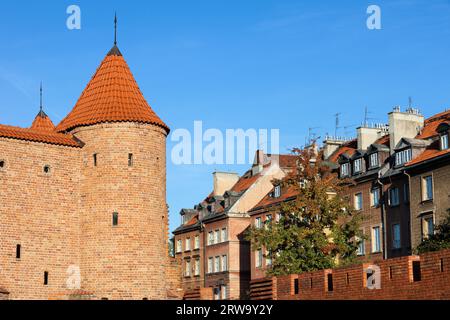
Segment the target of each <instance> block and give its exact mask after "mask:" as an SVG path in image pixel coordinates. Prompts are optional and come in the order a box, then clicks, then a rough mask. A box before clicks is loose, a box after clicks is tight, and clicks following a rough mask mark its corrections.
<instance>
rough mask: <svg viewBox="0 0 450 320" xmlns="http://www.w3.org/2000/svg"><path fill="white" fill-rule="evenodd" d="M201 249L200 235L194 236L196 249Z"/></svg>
mask: <svg viewBox="0 0 450 320" xmlns="http://www.w3.org/2000/svg"><path fill="white" fill-rule="evenodd" d="M198 249H200V236H198V235H197V236H195V238H194V250H198Z"/></svg>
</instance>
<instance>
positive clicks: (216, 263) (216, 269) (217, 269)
mask: <svg viewBox="0 0 450 320" xmlns="http://www.w3.org/2000/svg"><path fill="white" fill-rule="evenodd" d="M214 272H220V257H216V258H215V260H214Z"/></svg>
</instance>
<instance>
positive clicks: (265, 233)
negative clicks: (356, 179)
mask: <svg viewBox="0 0 450 320" xmlns="http://www.w3.org/2000/svg"><path fill="white" fill-rule="evenodd" d="M293 152H294V154H295V155H296V156H297V165H296V168H295V169H294V170H292V172H290V173H289V174H288V175H287V176H286V177H285V178H284V179H283V180H281V181H276V182H275V184H280V185H281V187H282V190H283V192H286V191H287V190H289V192H291V193H292V194H294V199H293V200H290V201H285V202H283V203H282V204H281V205H279V206H276V207H274V212H273V213H274V214H279V217H280V218H279V221H278V222H276V221H273V222H271V223H269V224H267V225H266V226H265V227H264V228H256V227H255V226H252V227H251V228H250V230H249V233H248V235H247V239H248V240H250V241H251V243H252V249H253V250H255V251H256V250H260V249H261V250H264V251H265V255H266V256H268V255H270V257H271V258H272V266H271V267H270V268H269V270H268V275H287V274H295V273H301V272H307V271H314V270H320V269H326V268H333V267H336V266H337V265H338V264H347V263H349V262H351V261H353V260H354V259H355V258H356V252H357V248H358V245H359V241H361V240H358V239H362V238H363V235H362V233H361V231H360V228H359V224H360V219H361V218H360V216H359V215H358V214H356V213H354V211H353V207H352V205H351V204H350V202H349V199H348V197H347V190H348V189H347V188H348V184H347V183H343V181H342V180H340V179H339V178H338V177H337V175H336V174H334V173H332V172H331V170H330V168H329V166H328V165H327V163H325V162H324V161H322V160H321V155H320V154H319V155H318V154H317V153H316V152H315V151H314V150H313V149H305V150H300V149H294V150H293Z"/></svg>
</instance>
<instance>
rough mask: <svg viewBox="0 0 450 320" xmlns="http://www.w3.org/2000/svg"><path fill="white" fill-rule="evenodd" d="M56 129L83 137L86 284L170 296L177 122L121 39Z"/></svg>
mask: <svg viewBox="0 0 450 320" xmlns="http://www.w3.org/2000/svg"><path fill="white" fill-rule="evenodd" d="M56 130H57V131H58V132H59V133H69V134H72V135H73V136H74V137H76V138H77V139H79V140H80V141H81V142H82V143H83V148H82V149H81V153H80V157H81V159H80V162H81V165H80V173H81V174H80V181H79V182H80V201H79V211H80V235H81V236H80V250H81V253H80V256H81V258H80V261H81V262H80V264H81V265H80V267H81V276H82V289H83V290H86V291H88V292H92V293H94V294H95V296H96V297H97V298H105V299H165V298H166V294H167V293H166V278H165V277H166V276H165V275H166V268H167V263H168V253H167V226H168V217H167V215H168V213H167V205H166V138H167V135H168V133H169V128H168V127H167V126H166V124H164V122H163V121H162V120H161V119H160V118H159V117H158V116H157V115H156V114H155V113H154V112H153V110H152V109H151V107H150V106H149V105H148V103H147V102H146V100H145V98H144V96H143V95H142V93H141V91H140V89H139V87H138V85H137V83H136V81H135V79H134V77H133V75H132V73H131V71H130V69H129V67H128V65H127V63H126V62H125V60H124V58H123V56H122V54H121V52H120V50H119V49H118V47H117V46H116V44H115V45H114V47H113V48H112V49H111V50H110V52H109V53H108V55H107V56H106V57H105V59H104V60H103V62H102V63H101V65H100V67H99V68H98V69H97V71H96V73H95V75H94V76H93V78H92V79H91V81H90V82H89V84H88V86H87V87H86V89H85V90H84V92H83V93H82V95H81V97H80V98H79V100H78V102H77V104H76V105H75V107H74V109H73V110H72V111H71V112H70V113H69V115H68V116H67V117H66V118H64V119H63V120H62V122H61V123H60V124H59V125H58V126H57V128H56Z"/></svg>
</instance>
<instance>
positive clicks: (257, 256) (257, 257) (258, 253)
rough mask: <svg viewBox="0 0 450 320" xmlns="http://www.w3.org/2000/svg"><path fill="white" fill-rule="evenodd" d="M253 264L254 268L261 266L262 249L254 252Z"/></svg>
mask: <svg viewBox="0 0 450 320" xmlns="http://www.w3.org/2000/svg"><path fill="white" fill-rule="evenodd" d="M255 266H256V268H262V266H263V252H262V249H259V250H256V252H255Z"/></svg>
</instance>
